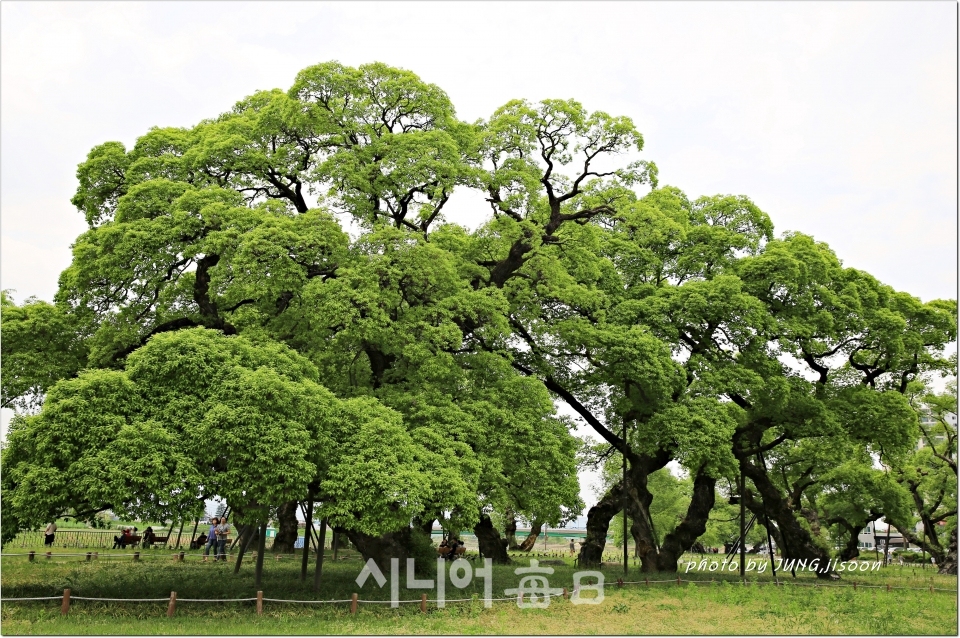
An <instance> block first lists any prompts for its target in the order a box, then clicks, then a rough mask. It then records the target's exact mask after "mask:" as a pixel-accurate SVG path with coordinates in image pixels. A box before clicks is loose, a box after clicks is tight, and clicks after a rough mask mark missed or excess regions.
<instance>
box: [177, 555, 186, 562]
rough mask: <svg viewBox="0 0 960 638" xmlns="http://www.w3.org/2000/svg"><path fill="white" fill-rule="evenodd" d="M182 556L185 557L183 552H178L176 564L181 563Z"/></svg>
mask: <svg viewBox="0 0 960 638" xmlns="http://www.w3.org/2000/svg"><path fill="white" fill-rule="evenodd" d="M184 555H185V552H180V554H179V555H178V558H177V562H179V563H182V562H183V557H184Z"/></svg>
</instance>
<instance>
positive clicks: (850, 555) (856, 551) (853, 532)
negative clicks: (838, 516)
mask: <svg viewBox="0 0 960 638" xmlns="http://www.w3.org/2000/svg"><path fill="white" fill-rule="evenodd" d="M840 524H841V525H843V526H844V527H845V528H846V529H847V532H848V533H849V534H850V537H849V538H848V539H847V544H846V545H844V546H843V549H841V550H840V556H839V558H840V560H842V561H848V560H853V559H854V558H856V557H857V556H859V555H860V548H859V547H858V545H859V541H860V537H859V534H858V532H859V531H860V529H859V528H856V527H853V526H852V525H847V524H845V523H840Z"/></svg>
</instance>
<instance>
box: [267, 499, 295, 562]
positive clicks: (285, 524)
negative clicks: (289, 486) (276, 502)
mask: <svg viewBox="0 0 960 638" xmlns="http://www.w3.org/2000/svg"><path fill="white" fill-rule="evenodd" d="M299 532H300V529H299V524H298V522H297V502H296V501H287V502H286V503H284V504H283V505H281V506H280V507H278V508H277V536H276V538H274V539H273V548H272V549H271V550H270V551H272V552H275V553H278V554H292V553H293V552H294V551H296V550H295V549H294V544H295V543H296V542H297V537H298V536H299V535H300V534H299Z"/></svg>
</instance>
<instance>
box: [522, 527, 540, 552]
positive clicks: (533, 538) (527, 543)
mask: <svg viewBox="0 0 960 638" xmlns="http://www.w3.org/2000/svg"><path fill="white" fill-rule="evenodd" d="M542 531H543V523H542V522H540V521H537V520H534V521H533V522H532V523H530V533H529V534H527V537H526V538H525V539H523V542H522V543H520V547H518V548H517V549H519V550H520V551H521V552H529V551H530V550H531V549H533V546H534V545H536V544H537V539H538V538H540V532H542Z"/></svg>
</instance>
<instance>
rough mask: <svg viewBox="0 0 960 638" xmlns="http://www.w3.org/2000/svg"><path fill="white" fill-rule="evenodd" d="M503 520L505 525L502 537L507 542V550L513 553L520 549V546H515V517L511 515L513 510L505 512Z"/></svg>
mask: <svg viewBox="0 0 960 638" xmlns="http://www.w3.org/2000/svg"><path fill="white" fill-rule="evenodd" d="M504 518H506V519H507V524H506V526H505V527H504V529H503V536H504V538H506V540H507V549H509V550H510V551H514V552H515V551H517V550H519V549H520V545H518V544H517V516H516V514H514V513H513V510H507V513H506V516H505V517H504Z"/></svg>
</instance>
